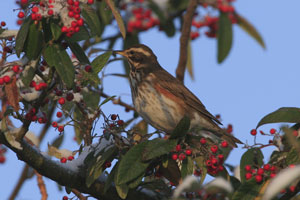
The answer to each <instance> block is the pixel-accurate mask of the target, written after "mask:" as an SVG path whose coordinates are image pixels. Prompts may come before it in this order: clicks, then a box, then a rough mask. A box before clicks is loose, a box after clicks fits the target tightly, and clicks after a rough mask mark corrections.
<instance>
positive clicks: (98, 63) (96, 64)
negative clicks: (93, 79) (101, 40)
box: [91, 51, 112, 74]
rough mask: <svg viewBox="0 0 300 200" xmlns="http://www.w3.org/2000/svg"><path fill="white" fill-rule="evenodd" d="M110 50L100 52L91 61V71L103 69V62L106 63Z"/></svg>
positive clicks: (95, 71) (97, 71)
mask: <svg viewBox="0 0 300 200" xmlns="http://www.w3.org/2000/svg"><path fill="white" fill-rule="evenodd" d="M111 54H112V52H111V51H109V52H106V53H104V54H101V55H100V56H98V57H96V58H95V59H94V60H93V62H92V64H91V65H92V69H93V73H96V74H98V73H99V72H101V70H102V69H103V67H104V66H105V64H106V63H107V61H108V59H109V57H110V56H111Z"/></svg>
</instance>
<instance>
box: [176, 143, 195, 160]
mask: <svg viewBox="0 0 300 200" xmlns="http://www.w3.org/2000/svg"><path fill="white" fill-rule="evenodd" d="M175 152H176V153H173V154H172V159H173V160H177V159H179V160H181V161H182V160H184V159H186V156H191V155H192V150H191V149H189V148H185V149H182V147H181V145H180V144H178V145H176V147H175Z"/></svg>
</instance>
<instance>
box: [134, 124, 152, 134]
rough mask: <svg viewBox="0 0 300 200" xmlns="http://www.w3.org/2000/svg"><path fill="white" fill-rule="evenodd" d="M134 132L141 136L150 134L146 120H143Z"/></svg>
mask: <svg viewBox="0 0 300 200" xmlns="http://www.w3.org/2000/svg"><path fill="white" fill-rule="evenodd" d="M133 130H135V131H136V132H137V134H139V135H146V134H147V133H148V124H147V122H146V121H145V120H141V121H140V122H139V123H137V124H136V125H135V126H134V127H133Z"/></svg>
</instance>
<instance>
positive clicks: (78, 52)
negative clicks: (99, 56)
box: [68, 42, 90, 64]
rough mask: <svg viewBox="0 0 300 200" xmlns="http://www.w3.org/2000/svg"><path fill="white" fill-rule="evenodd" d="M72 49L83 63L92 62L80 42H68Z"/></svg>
mask: <svg viewBox="0 0 300 200" xmlns="http://www.w3.org/2000/svg"><path fill="white" fill-rule="evenodd" d="M68 44H69V47H70V49H71V51H72V52H73V53H74V55H75V56H76V58H77V59H78V60H79V62H81V63H82V64H90V61H89V59H88V57H87V56H86V55H85V52H84V51H83V49H82V48H81V46H80V45H79V44H77V43H76V42H68Z"/></svg>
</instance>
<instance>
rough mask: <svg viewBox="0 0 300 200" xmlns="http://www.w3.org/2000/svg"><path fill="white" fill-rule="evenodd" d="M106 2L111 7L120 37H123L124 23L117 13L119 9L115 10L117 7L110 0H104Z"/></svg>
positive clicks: (124, 35) (124, 33) (124, 31)
mask: <svg viewBox="0 0 300 200" xmlns="http://www.w3.org/2000/svg"><path fill="white" fill-rule="evenodd" d="M105 2H106V4H107V5H108V7H109V8H110V9H111V12H112V14H113V15H114V17H115V19H116V21H117V24H118V26H119V29H120V32H121V34H122V37H123V38H124V39H125V37H126V29H125V25H124V22H123V19H122V17H121V15H120V13H119V11H118V10H117V8H116V7H115V4H114V2H113V1H112V0H105Z"/></svg>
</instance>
